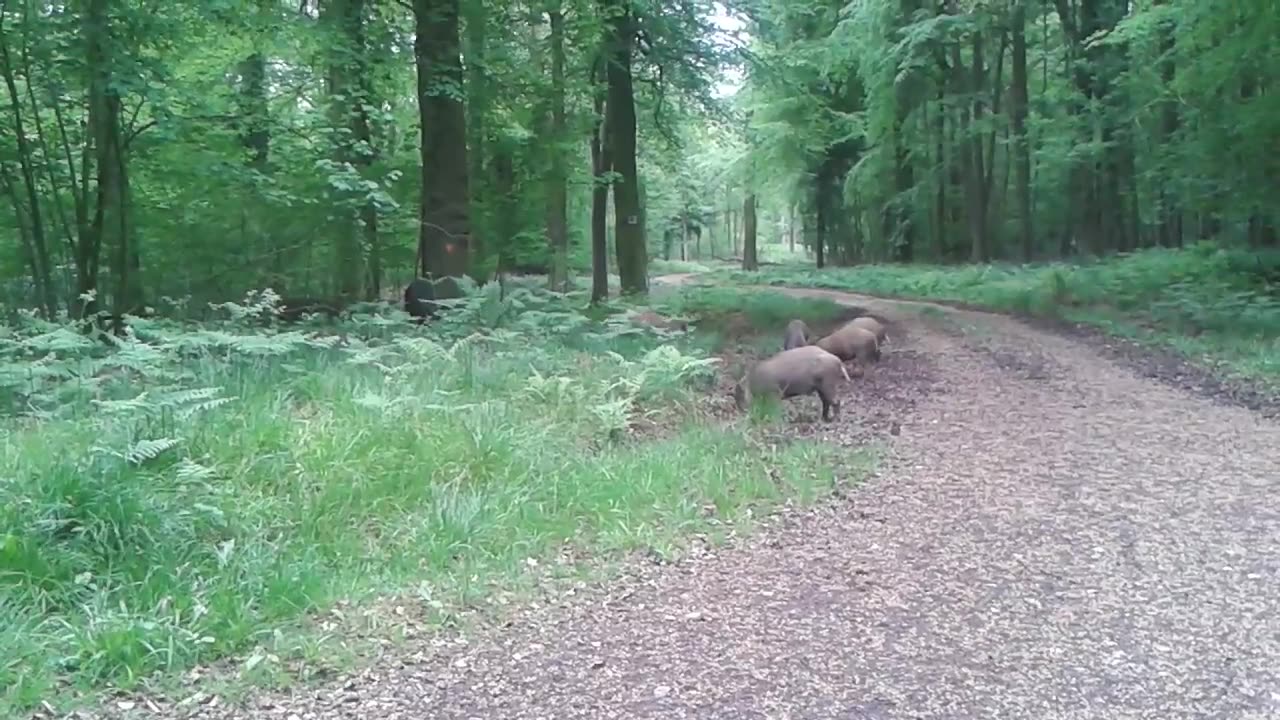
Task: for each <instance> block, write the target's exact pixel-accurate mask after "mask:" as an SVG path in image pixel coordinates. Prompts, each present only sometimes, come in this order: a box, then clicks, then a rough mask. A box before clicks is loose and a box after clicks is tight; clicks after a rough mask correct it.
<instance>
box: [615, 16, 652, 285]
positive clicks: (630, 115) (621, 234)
mask: <svg viewBox="0 0 1280 720" xmlns="http://www.w3.org/2000/svg"><path fill="white" fill-rule="evenodd" d="M607 8H608V9H609V12H610V15H611V17H610V19H609V23H608V26H609V31H608V32H609V52H608V54H607V55H606V61H607V65H606V69H605V76H606V77H607V78H608V87H609V90H608V94H609V102H608V105H607V107H606V112H607V113H608V116H609V119H608V122H607V124H608V126H609V139H610V144H611V145H612V148H611V150H612V152H611V154H612V159H613V171H614V172H616V173H617V174H618V176H619V177H618V180H617V181H616V182H615V183H614V185H613V214H614V246H615V250H616V252H617V256H618V278H619V284H620V285H621V290H622V294H624V295H642V294H645V293H647V292H648V291H649V277H648V268H647V267H646V266H647V265H648V259H649V257H648V250H647V248H646V247H645V238H644V222H643V218H642V217H641V215H642V209H641V207H640V178H639V175H638V173H637V169H636V104H635V89H634V87H633V85H632V78H631V59H632V58H631V56H632V52H633V50H634V46H635V38H636V23H635V18H634V17H633V15H632V12H633V11H632V8H631V6H630V4H629V2H628V0H607Z"/></svg>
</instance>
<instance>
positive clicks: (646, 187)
mask: <svg viewBox="0 0 1280 720" xmlns="http://www.w3.org/2000/svg"><path fill="white" fill-rule="evenodd" d="M1276 37H1280V7H1278V6H1276V5H1275V4H1274V3H1269V2H1263V1H1262V0H1242V1H1241V2H1235V3H1227V4H1223V3H1210V2H1204V1H1203V0H1184V1H1174V0H1166V1H1162V0H1140V1H1137V2H1122V1H1120V0H1055V1H1054V2H1035V1H1032V0H995V1H989V2H982V1H976V0H941V1H940V2H924V1H923V0H854V1H853V2H850V3H846V2H843V1H842V2H813V1H811V0H808V1H801V2H774V1H770V0H742V1H741V2H734V3H730V4H728V5H725V4H721V3H712V2H706V1H705V0H596V2H583V1H582V0H545V1H543V2H518V1H511V0H396V1H394V2H371V1H369V0H293V1H291V2H277V1H274V0H201V1H200V2H194V3H169V2H158V1H148V0H130V1H129V2H122V3H111V2H107V0H74V1H72V2H65V3H50V2H42V1H37V0H3V2H0V73H2V74H3V79H4V88H3V90H2V91H0V96H2V98H3V101H4V102H3V104H2V107H3V114H2V116H0V117H2V119H0V194H2V195H3V202H0V228H3V229H2V230H0V302H3V303H5V304H7V305H10V306H23V307H31V308H38V309H39V310H41V311H42V312H44V313H46V314H49V315H54V314H57V313H60V312H70V313H71V314H73V315H77V314H79V313H81V312H83V311H84V310H85V309H86V308H88V309H94V308H102V309H108V310H111V311H113V312H117V313H119V312H138V311H139V310H140V309H141V308H143V307H145V306H154V307H157V308H158V309H161V310H163V308H164V307H165V306H166V303H168V304H182V303H184V302H192V301H194V303H193V305H192V306H195V304H198V303H202V302H205V301H218V300H226V299H232V298H237V297H240V296H241V295H243V293H244V292H245V291H246V290H249V289H254V288H262V287H267V286H270V287H272V288H274V289H275V290H276V291H277V292H279V293H280V294H281V295H284V296H285V297H290V296H293V297H304V296H305V297H322V298H326V299H328V300H329V301H333V302H348V301H354V300H359V299H377V298H385V299H395V298H397V297H398V296H399V293H400V290H401V289H402V288H403V287H404V285H405V284H406V283H407V282H408V281H410V280H411V279H412V278H413V277H414V276H415V275H416V274H425V273H434V274H435V275H437V276H441V275H461V274H463V273H466V274H468V275H470V276H471V277H473V278H474V279H475V280H477V281H480V282H484V281H486V280H488V279H491V278H492V277H493V276H494V275H495V273H497V272H500V271H522V272H532V273H547V274H548V275H549V277H550V283H551V285H552V286H553V287H564V286H565V284H566V283H575V282H580V281H579V280H578V277H579V276H580V275H583V274H590V273H591V271H592V269H593V265H592V259H593V257H594V258H595V259H596V260H597V261H599V262H598V263H597V264H596V266H595V267H594V270H595V294H596V295H597V296H600V295H602V294H603V293H604V292H605V288H604V286H605V284H606V283H608V282H609V277H610V275H609V272H611V271H612V272H616V273H617V279H616V280H615V282H619V283H620V285H621V290H623V291H624V292H639V291H644V290H645V289H646V287H647V267H648V263H649V261H650V260H651V259H654V258H664V259H671V260H680V259H684V260H700V259H707V258H740V259H741V262H742V263H743V265H744V266H745V267H746V268H748V269H750V268H752V267H753V266H754V264H755V263H756V262H757V256H758V253H757V244H762V245H786V246H787V247H788V249H791V248H803V249H807V250H808V251H809V253H811V257H812V259H813V260H814V261H816V264H817V265H819V266H822V265H824V264H828V265H830V264H835V265H846V264H857V263H870V262H885V261H902V262H945V263H957V262H968V261H974V262H989V261H999V260H1012V261H1035V260H1045V259H1053V258H1061V257H1069V256H1081V255H1103V254H1109V253H1116V252H1124V251H1131V250H1135V249H1138V248H1144V247H1152V246H1164V247H1178V246H1182V245H1183V244H1184V243H1189V242H1193V241H1196V240H1199V239H1209V240H1212V241H1215V242H1222V243H1232V244H1241V245H1243V244H1250V245H1252V246H1255V247H1261V246H1274V245H1276V244H1277V230H1276V228H1277V223H1278V222H1280V217H1278V213H1280V210H1277V205H1276V202H1275V197H1276V196H1275V188H1276V187H1277V179H1280V101H1278V100H1277V95H1276V93H1275V88H1274V87H1272V86H1271V85H1272V84H1273V83H1274V78H1276V77H1280V53H1276V52H1275V51H1274V45H1273V44H1274V39H1275V38H1276ZM610 196H611V198H610ZM415 271H416V272H415ZM616 289H617V288H615V290H616Z"/></svg>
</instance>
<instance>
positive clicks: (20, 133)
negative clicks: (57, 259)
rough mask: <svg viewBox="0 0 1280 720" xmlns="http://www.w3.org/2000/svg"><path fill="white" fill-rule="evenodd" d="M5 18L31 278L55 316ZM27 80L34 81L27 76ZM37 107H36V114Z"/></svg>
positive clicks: (1, 53)
mask: <svg viewBox="0 0 1280 720" xmlns="http://www.w3.org/2000/svg"><path fill="white" fill-rule="evenodd" d="M3 33H4V27H3V17H2V16H0V61H2V62H3V63H4V65H3V68H0V69H2V70H3V72H4V82H5V86H6V87H7V88H8V90H9V100H10V104H11V107H12V112H13V130H14V135H15V136H16V140H17V151H18V167H19V169H20V171H21V173H22V184H23V185H24V186H25V188H26V194H27V203H28V206H29V207H28V209H27V213H28V215H29V221H30V223H29V227H30V236H29V237H30V241H29V242H30V246H31V261H32V277H31V281H32V282H33V283H34V284H35V287H36V294H37V295H38V297H39V302H40V303H41V305H43V309H44V315H45V317H48V318H52V317H53V316H54V315H55V314H56V313H57V306H58V302H57V299H56V298H55V296H54V293H53V272H52V268H51V266H50V264H49V246H48V244H47V243H46V241H45V228H44V221H43V218H42V217H41V214H40V198H39V192H38V189H37V187H36V175H35V170H34V168H33V167H32V163H31V147H30V144H29V143H28V142H27V135H26V130H25V128H24V127H23V122H22V103H21V100H20V99H19V98H20V96H19V94H18V86H17V83H16V82H15V81H14V77H13V64H12V62H11V58H10V55H9V44H8V43H7V42H5V40H4V38H5V36H4V34H3ZM27 82H28V83H29V82H31V79H30V78H27ZM35 111H36V108H32V112H33V113H34V112H35ZM51 190H52V191H54V192H56V189H53V188H51ZM13 200H14V203H15V205H14V208H15V210H16V209H17V207H18V206H17V194H16V192H15V194H14V196H13Z"/></svg>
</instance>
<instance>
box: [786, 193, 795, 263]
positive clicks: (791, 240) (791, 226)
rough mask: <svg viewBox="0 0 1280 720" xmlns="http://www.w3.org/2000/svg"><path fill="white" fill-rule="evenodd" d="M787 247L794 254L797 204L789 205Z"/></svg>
mask: <svg viewBox="0 0 1280 720" xmlns="http://www.w3.org/2000/svg"><path fill="white" fill-rule="evenodd" d="M787 249H788V250H789V251H790V253H791V254H792V255H794V254H795V253H796V206H795V203H791V204H789V205H787Z"/></svg>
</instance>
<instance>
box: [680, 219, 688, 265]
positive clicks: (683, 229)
mask: <svg viewBox="0 0 1280 720" xmlns="http://www.w3.org/2000/svg"><path fill="white" fill-rule="evenodd" d="M680 260H681V261H688V260H689V213H687V212H686V213H684V214H682V215H681V216H680Z"/></svg>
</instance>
